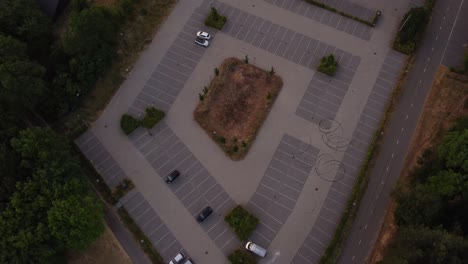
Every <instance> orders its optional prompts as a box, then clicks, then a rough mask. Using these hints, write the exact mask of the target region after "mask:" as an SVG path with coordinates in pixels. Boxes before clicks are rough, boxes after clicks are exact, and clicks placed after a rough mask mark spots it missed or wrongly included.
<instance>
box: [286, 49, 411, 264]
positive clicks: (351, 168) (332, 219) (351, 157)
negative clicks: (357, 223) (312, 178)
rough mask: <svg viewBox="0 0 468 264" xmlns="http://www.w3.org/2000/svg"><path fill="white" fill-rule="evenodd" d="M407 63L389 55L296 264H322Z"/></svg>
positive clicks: (390, 53) (396, 54)
mask: <svg viewBox="0 0 468 264" xmlns="http://www.w3.org/2000/svg"><path fill="white" fill-rule="evenodd" d="M405 60H406V56H404V55H402V54H400V53H398V52H395V51H393V50H390V51H389V52H388V54H387V56H386V58H385V62H384V64H383V66H382V68H381V70H380V72H379V76H378V78H377V80H376V82H375V84H374V88H373V89H372V92H371V95H370V96H369V98H368V100H367V103H366V105H365V107H364V111H363V113H362V114H361V117H360V119H359V122H358V125H357V127H356V129H355V130H354V133H353V135H352V137H351V142H350V145H349V146H348V147H347V149H346V151H345V153H344V157H343V159H342V161H341V165H342V168H343V169H341V170H338V172H337V173H336V175H335V177H334V179H332V180H333V183H332V185H331V187H330V190H329V191H328V194H327V197H326V199H325V202H324V204H323V205H322V208H321V209H320V212H319V214H318V218H317V220H316V222H315V223H314V226H313V228H312V231H311V232H310V233H309V234H308V236H307V238H306V240H305V241H304V243H303V245H302V246H301V247H300V248H299V250H298V252H297V253H296V255H295V257H294V259H293V261H292V263H294V264H299V263H318V262H319V259H320V256H321V255H322V254H323V252H324V251H325V247H326V245H328V243H329V242H330V241H331V237H332V236H333V233H334V231H335V228H336V226H337V225H338V221H339V217H340V216H341V214H342V212H343V210H344V208H345V204H346V202H347V200H348V197H349V195H350V193H351V191H352V187H353V185H354V182H355V179H356V178H357V176H358V174H359V168H360V166H361V164H362V161H363V159H364V157H365V154H366V152H367V148H368V147H369V144H370V142H371V139H372V136H373V135H374V133H375V131H376V130H377V126H378V122H379V120H380V118H381V115H382V113H383V111H384V105H385V103H386V102H387V100H388V98H389V97H390V94H391V91H392V89H393V87H394V86H395V84H396V82H397V80H398V77H399V73H400V72H399V71H398V69H401V68H402V66H403V64H404V62H405ZM375 94H378V95H379V97H378V98H381V99H376V97H373V96H372V95H375ZM369 120H371V121H369ZM373 120H375V122H374V121H373Z"/></svg>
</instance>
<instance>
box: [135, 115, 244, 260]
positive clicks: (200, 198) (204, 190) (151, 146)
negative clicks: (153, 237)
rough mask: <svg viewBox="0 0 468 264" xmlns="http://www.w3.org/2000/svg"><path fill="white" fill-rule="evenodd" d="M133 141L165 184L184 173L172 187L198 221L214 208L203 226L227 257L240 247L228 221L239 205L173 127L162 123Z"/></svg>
mask: <svg viewBox="0 0 468 264" xmlns="http://www.w3.org/2000/svg"><path fill="white" fill-rule="evenodd" d="M130 138H131V140H132V142H133V144H134V145H135V147H136V148H137V149H138V150H139V151H140V152H141V153H142V154H143V156H144V157H145V158H146V160H147V161H148V162H149V164H151V166H152V167H153V168H154V169H155V171H156V172H157V173H158V174H159V175H160V176H161V179H162V180H164V178H165V177H166V176H167V175H168V174H169V173H170V172H172V171H173V170H175V169H177V170H178V171H179V172H180V173H181V176H179V178H178V179H177V180H176V181H175V182H174V183H172V184H170V185H169V186H168V187H169V188H170V189H171V191H172V192H174V194H175V195H176V197H177V198H178V199H179V200H180V202H181V203H182V204H183V205H184V206H185V208H186V209H187V210H188V211H189V212H190V214H191V215H192V216H193V217H194V218H195V217H196V216H197V215H198V214H199V213H200V212H201V211H202V209H203V208H205V207H206V206H210V207H211V208H213V210H214V213H213V214H212V215H211V216H210V217H209V218H208V219H207V220H206V221H205V222H203V223H202V224H201V225H202V228H203V230H204V231H205V232H206V233H207V234H208V236H209V237H210V238H211V239H212V240H213V242H214V243H215V244H216V245H217V246H218V247H219V249H221V251H222V252H223V253H225V254H226V255H227V254H229V253H231V252H232V251H233V250H234V249H235V248H236V247H238V246H239V245H240V242H239V240H238V239H237V237H236V235H235V234H234V233H233V232H232V230H231V229H230V228H229V226H228V225H227V224H226V223H225V221H224V216H225V215H226V214H227V213H228V212H229V210H231V209H232V208H234V207H235V206H236V203H235V202H234V201H233V200H232V199H231V197H229V195H228V194H227V193H226V191H225V190H224V189H223V187H221V185H219V184H218V183H217V182H216V180H215V179H214V178H213V176H211V175H210V173H209V172H208V171H207V170H206V169H205V167H204V166H203V164H201V163H200V162H199V161H198V160H197V158H196V157H195V156H194V155H193V154H192V153H191V152H190V150H189V149H188V148H187V147H186V146H185V145H184V143H183V142H182V141H180V139H179V138H178V137H177V136H176V135H175V134H174V132H173V131H172V130H171V128H170V127H168V126H167V125H166V124H165V123H164V122H161V123H160V124H158V125H157V126H155V127H154V128H153V129H151V130H149V131H147V130H145V129H139V130H137V131H135V132H134V133H132V135H131V136H130ZM161 182H162V181H161Z"/></svg>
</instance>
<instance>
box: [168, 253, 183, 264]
mask: <svg viewBox="0 0 468 264" xmlns="http://www.w3.org/2000/svg"><path fill="white" fill-rule="evenodd" d="M184 259H185V255H184V254H183V253H182V252H180V253H179V254H177V255H176V256H175V257H174V258H173V259H172V260H171V261H169V264H182V261H184Z"/></svg>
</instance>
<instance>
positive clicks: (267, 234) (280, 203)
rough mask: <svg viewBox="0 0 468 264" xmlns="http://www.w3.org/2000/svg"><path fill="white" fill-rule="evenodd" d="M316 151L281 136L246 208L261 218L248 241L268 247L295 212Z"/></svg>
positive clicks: (297, 141) (286, 136)
mask: <svg viewBox="0 0 468 264" xmlns="http://www.w3.org/2000/svg"><path fill="white" fill-rule="evenodd" d="M318 152H319V150H318V149H317V148H315V147H314V146H311V145H310V144H308V143H305V142H302V141H301V140H299V139H297V138H295V137H292V136H290V135H287V134H286V135H284V136H283V138H282V139H281V141H280V143H279V146H278V148H277V149H276V151H275V154H274V155H273V157H272V159H271V162H270V164H269V165H268V168H267V170H266V172H265V175H264V176H263V178H262V180H261V181H260V184H259V185H258V188H257V190H256V191H255V193H254V194H253V195H252V198H250V201H249V203H248V205H247V208H248V209H249V210H250V211H251V212H253V213H254V214H255V215H256V216H257V217H259V219H260V223H259V225H258V227H257V229H256V230H255V232H254V234H253V235H252V237H251V239H252V240H253V241H255V242H256V243H258V244H259V245H261V246H263V247H265V248H267V247H268V246H269V245H270V243H271V241H273V239H274V238H275V236H276V234H277V233H278V231H279V230H280V229H281V227H282V226H283V224H284V223H285V222H286V220H287V219H288V217H289V215H290V214H291V212H292V211H293V210H294V207H295V205H296V201H297V199H298V197H299V195H300V194H301V191H302V187H303V186H304V183H305V182H306V180H307V178H308V177H309V174H310V172H311V170H312V167H313V166H314V163H315V159H316V157H317V155H318Z"/></svg>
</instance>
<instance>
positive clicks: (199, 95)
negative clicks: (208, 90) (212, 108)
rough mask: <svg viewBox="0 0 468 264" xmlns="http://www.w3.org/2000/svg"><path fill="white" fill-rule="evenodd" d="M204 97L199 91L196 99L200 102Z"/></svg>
mask: <svg viewBox="0 0 468 264" xmlns="http://www.w3.org/2000/svg"><path fill="white" fill-rule="evenodd" d="M204 99H205V96H204V95H203V94H201V93H199V94H198V100H200V101H201V102H203V100H204Z"/></svg>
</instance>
